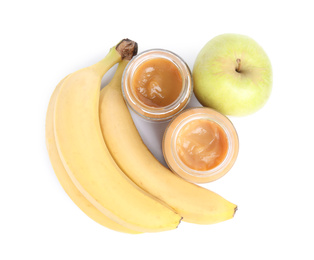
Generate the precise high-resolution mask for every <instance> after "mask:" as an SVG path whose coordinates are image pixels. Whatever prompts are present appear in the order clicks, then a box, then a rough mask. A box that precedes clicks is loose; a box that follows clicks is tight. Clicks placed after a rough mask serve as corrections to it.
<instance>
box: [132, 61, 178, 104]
mask: <svg viewBox="0 0 314 260" xmlns="http://www.w3.org/2000/svg"><path fill="white" fill-rule="evenodd" d="M132 86H133V90H134V92H135V95H136V96H137V98H138V99H139V100H140V101H141V102H143V103H144V104H146V105H148V106H151V107H165V106H168V105H170V104H171V103H173V102H174V101H175V100H176V99H177V98H178V97H179V95H180V93H181V90H182V76H181V74H180V71H179V69H178V68H177V66H176V65H175V64H173V63H172V62H171V61H169V60H167V59H165V58H154V59H150V60H147V61H145V62H143V63H142V64H141V65H139V67H138V68H137V69H136V71H135V73H134V76H133V78H132Z"/></svg>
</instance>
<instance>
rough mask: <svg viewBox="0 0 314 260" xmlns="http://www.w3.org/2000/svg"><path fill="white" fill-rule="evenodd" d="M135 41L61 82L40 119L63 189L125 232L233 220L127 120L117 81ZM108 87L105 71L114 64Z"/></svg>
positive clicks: (227, 208)
mask: <svg viewBox="0 0 314 260" xmlns="http://www.w3.org/2000/svg"><path fill="white" fill-rule="evenodd" d="M136 53H137V44H136V43H135V42H133V41H130V40H128V39H125V40H122V41H121V42H120V43H119V44H118V45H116V46H115V47H113V48H111V49H110V51H109V53H108V54H107V56H106V57H105V58H104V59H103V60H101V61H100V62H98V63H96V64H94V65H92V66H90V67H87V68H84V69H81V70H78V71H76V72H74V73H72V74H70V75H68V76H67V77H65V78H64V79H63V80H61V82H60V83H59V84H58V85H57V87H56V88H55V90H54V92H53V94H52V96H51V99H50V102H49V106H48V110H47V116H46V145H47V149H48V153H49V157H50V161H51V163H52V166H53V168H54V171H55V173H56V175H57V177H58V180H59V182H60V184H61V185H62V187H63V189H64V190H65V191H66V193H67V194H68V195H69V197H70V198H71V199H72V201H73V202H74V203H75V204H76V205H77V206H78V207H79V208H80V209H81V210H82V211H83V212H84V213H85V214H86V215H87V216H89V217H90V218H91V219H93V220H94V221H96V222H98V223H99V224H101V225H103V226H105V227H107V228H109V229H112V230H115V231H119V232H124V233H130V234H137V233H143V232H161V231H165V230H171V229H175V228H177V226H178V225H179V223H180V221H181V220H183V221H186V222H191V223H197V224H212V223H217V222H221V221H224V220H227V219H230V218H232V217H233V215H234V213H235V210H236V208H237V207H236V205H234V204H232V203H231V202H229V201H227V200H225V199H224V198H222V197H221V196H219V195H218V194H216V193H214V192H211V191H209V190H207V189H205V188H202V187H200V186H198V185H195V184H192V183H189V182H187V181H185V180H183V179H182V178H180V177H178V176H177V175H175V174H173V173H172V172H171V171H170V170H168V169H167V168H166V167H164V166H163V165H162V164H160V163H159V161H158V160H157V159H156V158H155V157H154V156H153V155H152V154H151V153H150V151H149V150H148V148H147V147H146V146H145V144H144V143H143V141H142V139H141V137H140V135H139V133H138V131H137V129H136V126H135V125H134V123H133V120H132V117H131V115H130V113H129V110H128V108H127V105H126V104H125V102H124V99H123V95H122V91H121V78H122V74H123V71H124V68H125V67H126V65H127V63H128V62H129V60H130V59H131V58H132V57H133V55H135V54H136ZM117 63H119V65H118V68H117V70H116V72H115V75H114V77H113V79H112V80H111V82H110V83H109V84H108V85H107V86H106V87H104V88H103V89H102V90H101V80H102V77H103V76H104V74H105V73H106V72H107V71H108V70H109V69H110V68H111V67H113V66H114V65H115V64H117Z"/></svg>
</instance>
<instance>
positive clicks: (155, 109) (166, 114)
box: [122, 49, 193, 121]
mask: <svg viewBox="0 0 314 260" xmlns="http://www.w3.org/2000/svg"><path fill="white" fill-rule="evenodd" d="M157 59H166V60H167V61H169V62H171V64H173V65H174V66H173V67H174V68H175V69H176V70H177V72H178V75H180V77H181V80H182V87H181V91H180V92H178V95H177V96H174V97H172V98H173V102H171V103H170V104H167V105H164V106H152V105H149V104H147V103H145V102H143V100H141V99H140V98H139V95H138V93H137V92H136V87H137V86H136V84H135V83H134V81H133V78H134V77H135V74H136V73H137V71H138V70H139V68H140V67H141V66H142V65H145V63H147V62H149V63H154V61H157ZM161 76H162V75H161ZM181 80H180V86H181ZM192 91H193V83H192V76H191V71H190V69H189V67H188V65H187V64H186V63H185V62H184V61H183V60H182V59H181V58H180V57H179V56H178V55H176V54H175V53H173V52H170V51H168V50H163V49H152V50H147V51H145V52H142V53H140V54H138V55H137V56H135V57H133V59H132V60H131V61H130V62H129V63H128V65H127V67H126V68H125V70H124V73H123V77H122V93H123V96H124V99H125V101H126V103H127V104H128V105H129V107H130V108H131V109H132V110H133V111H135V112H136V113H137V114H138V115H140V116H141V117H143V118H145V119H148V120H154V121H165V120H168V119H171V118H172V117H174V116H175V115H177V114H178V113H179V112H181V111H182V110H183V109H184V108H185V107H186V105H187V104H188V102H189V100H190V98H191V94H192Z"/></svg>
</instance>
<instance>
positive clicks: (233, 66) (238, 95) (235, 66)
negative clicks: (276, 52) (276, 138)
mask: <svg viewBox="0 0 314 260" xmlns="http://www.w3.org/2000/svg"><path fill="white" fill-rule="evenodd" d="M193 79H194V93H195V96H196V98H197V99H198V101H199V102H200V103H201V104H202V105H203V106H207V107H211V108H214V109H216V110H217V111H219V112H221V113H223V114H225V115H231V116H245V115H249V114H252V113H254V112H256V111H257V110H259V109H260V108H261V107H263V106H264V104H265V103H266V101H267V100H268V98H269V96H270V93H271V89H272V67H271V63H270V60H269V58H268V56H267V54H266V53H265V51H264V50H263V49H262V47H261V46H260V45H259V44H258V43H257V42H256V41H254V40H253V39H252V38H250V37H248V36H245V35H239V34H222V35H219V36H216V37H215V38H213V39H212V40H210V41H209V42H208V43H207V44H206V45H205V46H204V47H203V49H202V50H201V51H200V52H199V54H198V56H197V58H196V60H195V64H194V67H193Z"/></svg>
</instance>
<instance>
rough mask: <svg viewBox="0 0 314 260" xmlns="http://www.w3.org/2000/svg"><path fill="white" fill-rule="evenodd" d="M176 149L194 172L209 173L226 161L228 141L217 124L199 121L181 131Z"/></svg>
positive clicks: (185, 126)
mask: <svg viewBox="0 0 314 260" xmlns="http://www.w3.org/2000/svg"><path fill="white" fill-rule="evenodd" d="M176 149H177V153H178V156H179V158H180V159H181V161H182V162H183V163H184V164H185V165H187V166H188V167H190V168H191V169H194V170H198V171H208V170H210V169H213V168H215V167H216V166H217V165H219V164H220V163H221V162H222V161H223V160H224V159H225V157H226V155H227V151H228V139H227V135H226V133H225V131H224V130H223V129H222V127H221V126H220V125H218V124H217V123H215V122H213V121H210V120H206V119H197V120H193V121H190V122H188V123H186V124H185V125H184V126H183V127H182V129H181V130H180V131H179V133H178V136H177V141H176Z"/></svg>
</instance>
